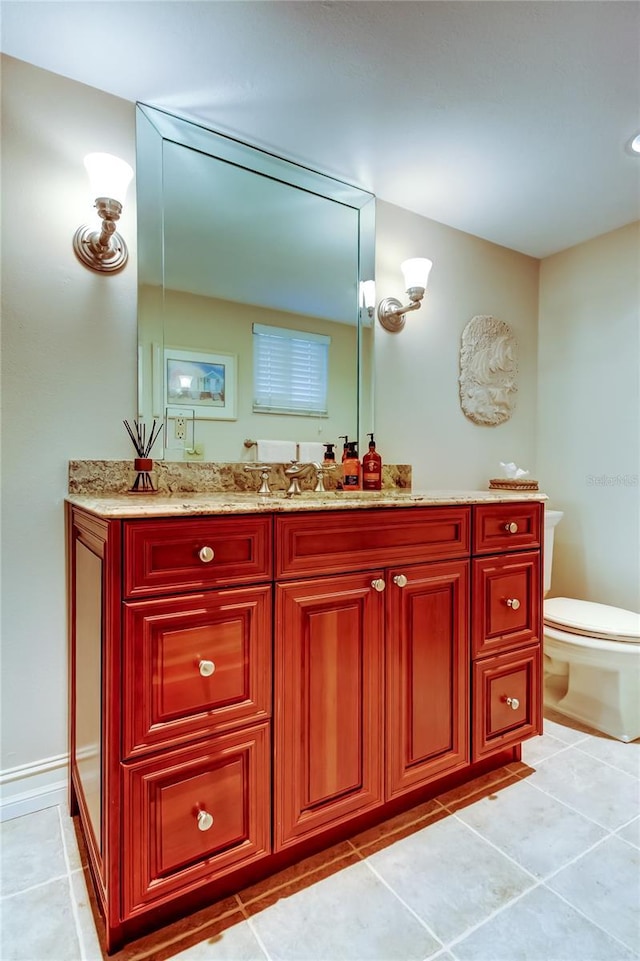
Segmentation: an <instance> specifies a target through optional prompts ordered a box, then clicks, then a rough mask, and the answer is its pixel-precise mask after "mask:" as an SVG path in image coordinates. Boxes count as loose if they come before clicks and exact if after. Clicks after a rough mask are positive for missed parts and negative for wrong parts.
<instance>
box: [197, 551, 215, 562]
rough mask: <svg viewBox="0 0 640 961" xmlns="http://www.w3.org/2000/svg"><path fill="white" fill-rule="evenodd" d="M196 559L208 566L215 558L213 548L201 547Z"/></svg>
mask: <svg viewBox="0 0 640 961" xmlns="http://www.w3.org/2000/svg"><path fill="white" fill-rule="evenodd" d="M198 557H199V558H200V560H201V561H202V563H203V564H210V563H211V561H212V560H213V558H214V557H215V552H214V550H213V547H201V548H200V551H199V552H198Z"/></svg>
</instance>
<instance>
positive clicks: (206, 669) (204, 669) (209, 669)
mask: <svg viewBox="0 0 640 961" xmlns="http://www.w3.org/2000/svg"><path fill="white" fill-rule="evenodd" d="M215 669H216V666H215V664H214V663H213V661H200V663H199V664H198V670H199V671H200V673H201V674H202V676H203V677H211V675H212V674H213V672H214V671H215Z"/></svg>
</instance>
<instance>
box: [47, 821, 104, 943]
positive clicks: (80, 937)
mask: <svg viewBox="0 0 640 961" xmlns="http://www.w3.org/2000/svg"><path fill="white" fill-rule="evenodd" d="M56 810H57V812H58V823H59V824H60V835H61V837H62V852H63V854H64V861H65V864H66V865H67V882H68V884H69V898H70V900H71V913H72V915H73V920H74V922H75V926H76V934H77V936H78V946H79V948H80V958H81V961H85V959H86V958H87V945H86V943H85V939H84V934H83V932H82V926H81V924H80V909H79V907H78V903H77V901H76V896H75V891H74V889H73V882H72V880H71V861H70V859H69V849H68V847H67V839H66V837H65V831H64V825H63V823H62V811H61V810H60V805H59V804H58V805H56ZM96 936H97V935H96Z"/></svg>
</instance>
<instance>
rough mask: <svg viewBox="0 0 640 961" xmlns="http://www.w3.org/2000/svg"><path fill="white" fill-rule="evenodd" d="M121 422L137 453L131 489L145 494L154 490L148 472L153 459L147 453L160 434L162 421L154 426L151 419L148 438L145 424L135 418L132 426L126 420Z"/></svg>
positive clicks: (151, 466)
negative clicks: (134, 475) (134, 476)
mask: <svg viewBox="0 0 640 961" xmlns="http://www.w3.org/2000/svg"><path fill="white" fill-rule="evenodd" d="M122 423H123V424H124V426H125V427H126V428H127V433H128V434H129V437H130V438H131V442H132V443H133V446H134V447H135V449H136V454H137V455H138V456H137V457H136V458H135V460H134V462H133V466H134V468H135V470H136V471H137V473H136V479H135V481H134V482H133V486H132V488H131V490H132V491H135V492H136V493H145V494H148V493H150V492H152V491H153V492H155V490H156V488H155V487H154V486H153V479H152V477H151V473H150V472H151V471H152V470H153V460H152V459H151V458H150V457H149V454H150V453H151V449H152V447H153V445H154V444H155V442H156V441H157V439H158V437H159V435H160V431H161V430H162V423H160V424H158V426H157V427H156V420H154V421H153V424H152V426H151V431H150V433H149V437H148V438H147V426H146V424H144V423H142V422H140V423H138V421H137V420H134V422H133V427H131V424H130V423H129V421H127V420H123V421H122Z"/></svg>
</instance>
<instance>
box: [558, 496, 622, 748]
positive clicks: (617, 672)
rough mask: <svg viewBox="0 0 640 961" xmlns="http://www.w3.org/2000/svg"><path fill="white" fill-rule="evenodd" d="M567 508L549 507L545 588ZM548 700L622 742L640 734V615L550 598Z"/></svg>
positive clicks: (565, 712)
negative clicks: (555, 538) (558, 526)
mask: <svg viewBox="0 0 640 961" xmlns="http://www.w3.org/2000/svg"><path fill="white" fill-rule="evenodd" d="M563 516H564V515H563V512H562V511H550V510H545V527H544V535H545V540H544V548H545V553H544V592H545V597H546V595H547V593H548V591H549V589H550V587H551V564H552V555H553V534H554V528H555V526H556V524H558V522H559V521H560V520H561V519H562V517H563ZM544 664H545V694H544V701H545V704H547V705H548V706H549V707H553V708H554V709H555V710H556V711H559V712H560V713H561V714H566V715H567V716H568V717H572V718H575V719H576V720H578V721H582V722H583V723H585V724H587V725H588V726H590V727H594V728H596V730H598V731H603V732H604V733H605V734H610V735H611V736H612V737H615V738H618V740H620V741H633V740H634V739H635V738H637V737H640V614H636V613H634V612H633V611H625V610H621V609H620V608H618V607H609V606H608V605H606V604H594V603H592V602H591V601H578V600H573V599H572V598H569V597H551V598H547V599H546V600H545V602H544Z"/></svg>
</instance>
